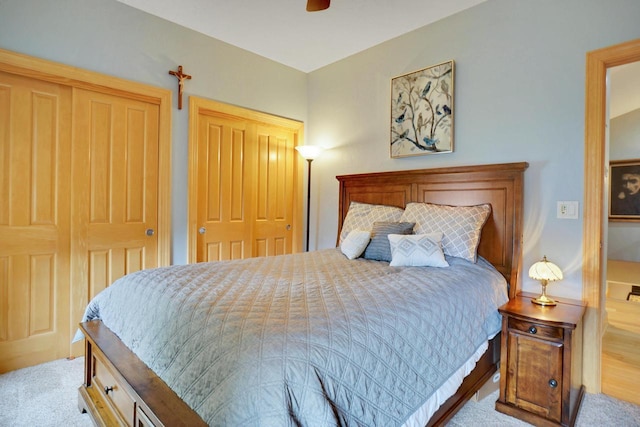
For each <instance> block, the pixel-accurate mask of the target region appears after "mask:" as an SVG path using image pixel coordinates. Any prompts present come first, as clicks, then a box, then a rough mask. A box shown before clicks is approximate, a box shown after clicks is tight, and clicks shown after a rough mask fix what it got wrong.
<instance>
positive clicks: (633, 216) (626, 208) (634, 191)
mask: <svg viewBox="0 0 640 427" xmlns="http://www.w3.org/2000/svg"><path fill="white" fill-rule="evenodd" d="M609 221H619V222H640V159H632V160H614V161H611V162H609Z"/></svg>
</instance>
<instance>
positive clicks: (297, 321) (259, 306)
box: [79, 163, 528, 426]
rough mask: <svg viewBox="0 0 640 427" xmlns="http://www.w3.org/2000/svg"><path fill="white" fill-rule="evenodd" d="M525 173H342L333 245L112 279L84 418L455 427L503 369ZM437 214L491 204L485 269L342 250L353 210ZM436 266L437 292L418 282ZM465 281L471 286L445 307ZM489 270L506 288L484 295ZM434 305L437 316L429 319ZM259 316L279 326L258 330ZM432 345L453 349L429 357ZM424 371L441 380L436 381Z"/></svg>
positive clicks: (502, 169) (86, 387) (498, 168)
mask: <svg viewBox="0 0 640 427" xmlns="http://www.w3.org/2000/svg"><path fill="white" fill-rule="evenodd" d="M527 166H528V165H527V164H526V163H510V164H499V165H481V166H470V167H452V168H440V169H427V170H412V171H394V172H382V173H370V174H358V175H344V176H338V177H337V179H338V181H339V183H340V190H339V215H338V217H339V230H338V236H339V237H338V248H336V249H326V250H322V251H316V252H314V253H302V254H293V255H286V256H282V257H271V258H270V259H267V258H261V259H250V260H241V261H234V262H224V263H210V264H204V263H203V264H197V265H191V266H174V267H168V268H164V269H155V270H148V271H143V272H139V273H135V274H134V275H133V277H129V278H126V279H124V281H123V282H120V281H118V282H116V283H114V285H112V286H111V287H110V288H113V289H114V290H113V291H111V292H107V293H105V295H106V296H103V297H100V296H98V297H96V299H98V301H92V304H90V306H89V307H88V309H87V313H88V315H87V316H86V319H84V320H86V321H84V322H82V323H81V325H80V328H81V331H82V333H83V334H84V336H85V338H86V355H85V376H84V384H83V385H82V386H81V387H80V389H79V408H80V409H81V410H82V411H87V412H89V413H90V415H91V417H92V419H93V420H94V421H95V423H96V424H97V425H136V426H144V425H155V426H161V425H167V426H174V425H189V426H194V425H206V424H210V425H407V426H408V425H425V424H426V425H438V424H442V423H444V422H446V421H447V420H448V419H450V418H451V417H452V416H453V414H455V412H456V411H457V409H458V408H459V407H461V406H462V404H464V402H466V401H467V400H468V399H469V398H470V397H471V396H472V395H473V393H474V392H475V391H476V390H477V389H478V388H479V387H480V386H481V385H482V384H484V382H485V381H486V380H487V379H488V378H490V377H491V376H492V375H493V374H494V373H495V371H496V369H497V363H498V361H499V350H500V345H499V344H500V341H499V340H500V338H499V333H498V334H497V335H496V334H495V333H496V332H498V331H499V329H500V324H499V316H498V317H497V318H496V314H497V313H496V310H495V309H496V307H491V306H490V304H489V303H488V302H486V303H485V301H484V300H485V299H486V300H489V299H491V298H489V297H487V298H484V296H485V295H488V294H492V293H495V294H496V296H495V298H493V297H492V298H493V300H494V301H493V304H494V305H495V304H499V302H500V301H501V300H500V299H499V298H501V297H500V296H499V295H498V294H500V291H494V290H493V289H495V288H496V285H495V284H496V283H502V284H503V285H504V286H503V289H502V293H504V298H505V299H506V298H513V297H514V296H515V294H516V292H517V289H518V286H519V285H518V284H519V272H520V267H521V265H520V263H521V251H522V249H521V234H522V203H523V181H524V180H523V176H524V171H525V169H526V168H527ZM425 204H429V205H434V206H461V207H462V206H464V207H467V206H481V205H484V206H489V208H490V210H489V213H488V214H487V217H488V219H487V220H486V222H484V223H483V226H482V227H481V235H480V237H479V244H478V245H477V255H478V259H474V260H473V261H476V262H470V261H468V260H464V259H462V258H459V257H457V256H449V255H447V256H446V261H447V262H448V264H449V267H447V268H437V267H406V268H405V267H391V266H390V264H389V263H386V262H384V261H372V260H369V259H364V260H363V259H361V258H359V259H355V260H348V259H346V258H345V257H344V255H343V254H342V252H341V247H342V246H343V245H342V242H343V241H344V240H345V238H346V237H347V236H348V235H349V233H345V231H347V230H346V229H347V228H348V227H349V226H351V227H353V224H352V223H351V222H350V218H349V211H350V210H351V211H352V212H353V211H354V209H353V206H355V205H362V206H379V205H383V206H386V207H397V208H401V209H402V210H404V211H403V212H405V213H406V212H408V211H409V207H421V206H422V205H425ZM405 208H406V209H405ZM405 213H403V215H405ZM352 216H353V215H352ZM443 242H444V240H443ZM443 245H444V243H443ZM394 253H395V252H394ZM394 260H395V258H394ZM425 268H426V269H429V277H434V279H433V282H434V284H433V286H432V287H424V286H422V285H421V284H420V281H421V280H423V279H424V277H423V276H425V273H424V272H425V271H426V270H425ZM274 271H275V272H276V273H277V274H275V273H274V274H272V272H274ZM453 274H459V275H460V278H459V279H455V280H456V283H457V282H458V281H460V283H465V285H464V286H465V287H462V286H463V285H460V286H461V287H460V288H456V290H455V291H454V296H451V297H445V296H444V295H445V291H446V288H452V286H447V280H453V279H450V277H452V276H448V275H453ZM438 276H441V277H442V280H441V281H440V282H439V283H441V284H436V279H435V277H438ZM485 276H486V281H487V282H488V283H490V284H489V285H487V286H493V288H482V287H481V286H485V285H484V284H482V282H484V281H485V279H484V277H485ZM158 277H161V278H162V279H163V280H160V279H157V278H158ZM152 280H157V282H153V283H154V284H153V285H152V286H149V283H150V282H151V281H152ZM430 280H431V279H430ZM200 282H203V283H205V282H207V283H208V282H215V283H216V285H215V286H213V287H211V288H209V287H205V286H204V285H203V286H200V285H199V283H200ZM476 282H477V283H476ZM344 283H347V284H349V286H348V287H345V286H344ZM452 283H453V282H452ZM507 283H508V290H506V291H505V290H504V287H506V286H507V285H506V284H507ZM110 288H108V289H110ZM118 289H123V291H118ZM486 289H491V290H486ZM99 297H100V298H99ZM143 300H144V303H143V302H142V301H143ZM169 301H171V303H169ZM205 301H213V303H212V304H210V303H208V302H207V303H206V304H205V303H204V302H205ZM496 301H497V302H496ZM175 302H178V303H175ZM467 302H470V303H473V304H480V308H479V309H478V310H477V311H478V312H483V311H484V312H487V313H488V314H486V316H485V317H483V318H482V320H480V319H481V318H480V317H478V318H477V319H476V318H475V317H476V314H475V312H476V310H475V309H474V310H471V309H469V310H467V309H466V308H463V307H464V305H463V304H466V303H467ZM174 303H175V304H174ZM174 305H175V306H174ZM426 306H429V307H430V310H434V314H432V315H431V316H432V318H433V319H435V320H429V319H426V318H423V317H422V312H423V311H426V310H424V309H423V307H426ZM110 307H117V310H115V309H113V308H110ZM223 307H226V309H225V310H223ZM398 307H400V310H397V308H398ZM397 311H398V312H400V313H401V314H398V312H397ZM478 316H480V315H479V314H478ZM254 317H260V318H261V322H263V321H264V320H265V319H267V320H268V322H263V323H265V324H267V325H268V326H261V327H258V328H257V329H256V328H255V327H253V326H251V325H252V323H250V321H251V320H252V318H254ZM89 319H93V320H89ZM193 319H204V322H198V323H195V322H192V320H193ZM221 319H223V320H224V322H221ZM341 319H342V320H341ZM496 319H497V321H498V323H497V326H496ZM478 322H480V323H478ZM482 322H484V323H482ZM205 323H208V324H209V325H210V327H208V328H205V327H204V326H200V325H202V324H205ZM457 323H460V325H456V324H457ZM365 324H368V325H373V328H371V329H365V327H364V325H365ZM107 325H109V326H107ZM347 326H348V328H347ZM368 327H370V326H368ZM456 328H459V330H458V329H456ZM283 331H284V332H283ZM454 331H455V332H454ZM469 331H473V334H472V333H471V332H469ZM272 332H274V333H273V334H272ZM316 332H317V333H316ZM405 333H406V334H407V335H404V334H405ZM467 334H469V335H467ZM434 335H440V336H441V337H440V338H439V339H440V340H442V341H441V342H440V343H439V344H438V345H429V346H424V345H422V344H421V343H422V341H424V342H434V341H432V340H435V338H434ZM452 335H455V336H456V337H457V336H460V337H463V339H462V341H461V343H455V344H454V343H453V341H454V340H453V339H452ZM283 337H284V338H283ZM309 337H311V338H309ZM259 338H260V339H259ZM176 339H177V341H176ZM226 341H230V343H226ZM212 343H215V345H213V344H212ZM432 347H433V348H432ZM435 347H438V348H440V347H441V348H445V349H447V351H448V352H449V353H446V352H445V353H444V354H436V353H432V351H435V349H434V348H435ZM186 353H190V355H189V356H188V358H187V357H186V356H184V357H183V354H186ZM467 353H468V354H467ZM460 358H461V359H462V360H461V363H459V362H458V361H455V362H454V359H455V360H457V359H460ZM396 360H397V361H398V363H396ZM223 362H224V363H223ZM392 365H393V366H392ZM424 365H433V367H432V368H431V369H435V371H434V372H433V373H431V374H429V375H426V374H425V373H424V372H423V366H424ZM448 365H451V366H448ZM150 366H151V367H152V368H153V369H152V368H150ZM446 366H448V367H446ZM445 367H446V369H445ZM449 368H450V369H451V371H450V372H448V371H447V369H449ZM424 369H426V368H424ZM392 370H394V371H392ZM395 370H397V372H396V371H395ZM425 372H426V371H425ZM161 378H162V379H161ZM463 378H464V380H463ZM460 382H462V384H461V385H460ZM167 384H170V385H171V387H170V386H169V385H167ZM196 384H197V385H196ZM241 385H242V388H241V387H240V386H241ZM258 391H260V393H258ZM187 402H190V404H187ZM222 402H224V403H222ZM273 402H276V403H277V404H274V403H273ZM216 405H217V406H216ZM280 406H282V407H280ZM204 419H206V420H207V422H205V420H204Z"/></svg>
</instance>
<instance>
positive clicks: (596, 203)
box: [582, 39, 640, 393]
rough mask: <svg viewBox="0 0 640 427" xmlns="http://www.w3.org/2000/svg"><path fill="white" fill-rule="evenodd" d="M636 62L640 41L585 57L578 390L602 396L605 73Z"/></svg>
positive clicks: (595, 51)
mask: <svg viewBox="0 0 640 427" xmlns="http://www.w3.org/2000/svg"><path fill="white" fill-rule="evenodd" d="M635 61H640V39H635V40H631V41H628V42H625V43H621V44H617V45H614V46H609V47H605V48H602V49H598V50H594V51H591V52H588V53H587V61H586V63H587V74H586V96H585V147H584V154H585V157H584V222H583V229H582V298H583V299H584V300H585V301H586V302H587V303H588V306H587V310H586V313H585V317H584V329H583V330H584V336H583V339H584V341H583V344H584V347H583V370H582V372H583V375H582V380H583V384H584V385H585V387H586V388H587V391H589V392H590V393H600V391H601V359H602V333H603V327H604V325H605V323H604V315H605V309H604V304H603V301H604V292H605V287H604V286H603V283H604V282H605V278H604V274H605V273H606V271H605V269H604V268H603V265H604V262H605V260H604V259H603V255H604V254H605V251H604V248H603V244H604V242H603V236H604V226H605V222H604V221H605V220H606V219H607V217H606V215H605V212H604V200H605V199H604V196H605V191H606V188H605V181H606V179H608V178H607V171H608V167H607V165H605V159H606V152H605V149H606V139H605V137H606V119H607V117H606V109H607V105H606V101H607V82H606V79H607V69H608V68H611V67H615V66H618V65H624V64H628V63H630V62H635Z"/></svg>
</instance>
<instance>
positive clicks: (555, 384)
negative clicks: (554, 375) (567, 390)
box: [549, 380, 558, 388]
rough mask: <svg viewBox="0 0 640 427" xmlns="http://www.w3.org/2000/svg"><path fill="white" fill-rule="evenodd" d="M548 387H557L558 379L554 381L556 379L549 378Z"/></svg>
mask: <svg viewBox="0 0 640 427" xmlns="http://www.w3.org/2000/svg"><path fill="white" fill-rule="evenodd" d="M549 387H551V388H556V387H558V381H556V380H549Z"/></svg>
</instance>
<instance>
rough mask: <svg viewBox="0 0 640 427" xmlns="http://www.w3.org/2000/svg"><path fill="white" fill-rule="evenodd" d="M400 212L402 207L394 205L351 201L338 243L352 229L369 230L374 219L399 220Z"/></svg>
mask: <svg viewBox="0 0 640 427" xmlns="http://www.w3.org/2000/svg"><path fill="white" fill-rule="evenodd" d="M402 212H404V211H403V209H402V208H398V207H396V206H385V205H372V204H369V203H360V202H351V204H350V205H349V211H348V212H347V216H346V217H345V218H344V223H343V224H342V230H341V231H340V244H342V241H343V240H344V239H345V238H346V237H347V234H349V232H351V231H353V230H368V231H371V229H372V228H373V223H374V222H376V221H389V222H398V221H400V217H401V216H402Z"/></svg>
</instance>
